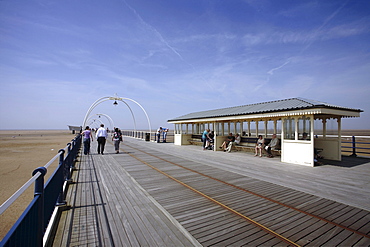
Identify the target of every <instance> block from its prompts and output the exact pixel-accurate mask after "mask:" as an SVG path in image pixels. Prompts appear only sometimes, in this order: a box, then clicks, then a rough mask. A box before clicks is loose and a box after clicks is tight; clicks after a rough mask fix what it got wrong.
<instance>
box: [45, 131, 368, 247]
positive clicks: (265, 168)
mask: <svg viewBox="0 0 370 247" xmlns="http://www.w3.org/2000/svg"><path fill="white" fill-rule="evenodd" d="M95 145H96V142H94V143H93V146H92V154H91V155H81V157H80V158H79V162H78V163H77V164H76V167H77V170H76V171H75V172H74V173H73V181H74V183H72V184H71V185H70V187H69V190H68V194H67V197H66V200H67V203H68V204H69V205H70V206H69V207H68V209H67V210H65V211H63V213H62V214H61V216H60V220H59V225H58V228H57V231H56V233H55V239H54V241H53V243H52V246H242V245H246V246H318V245H326V246H336V245H339V246H369V245H370V235H369V234H370V212H369V211H370V183H369V181H370V179H369V175H370V160H369V159H361V158H345V159H344V160H343V161H342V162H329V163H327V164H326V165H324V166H319V167H314V168H312V167H304V166H299V165H292V164H284V163H281V162H280V159H279V158H273V159H268V158H259V157H254V156H252V155H251V154H249V153H244V152H232V153H224V152H212V151H203V150H201V148H199V147H197V146H181V147H179V146H174V145H173V144H172V143H153V142H145V141H142V140H137V139H133V138H127V137H125V139H124V143H123V144H121V152H120V153H119V154H115V153H114V148H113V146H112V144H111V143H109V142H108V143H107V145H106V151H105V154H104V155H98V154H97V153H96V147H95ZM261 226H262V227H261Z"/></svg>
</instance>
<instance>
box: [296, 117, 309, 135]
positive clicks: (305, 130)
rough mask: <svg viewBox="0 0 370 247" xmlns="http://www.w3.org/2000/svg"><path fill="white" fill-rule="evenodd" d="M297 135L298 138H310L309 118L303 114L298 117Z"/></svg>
mask: <svg viewBox="0 0 370 247" xmlns="http://www.w3.org/2000/svg"><path fill="white" fill-rule="evenodd" d="M298 135H299V136H298V139H299V140H305V141H310V140H311V118H309V117H305V116H303V117H301V118H299V119H298Z"/></svg>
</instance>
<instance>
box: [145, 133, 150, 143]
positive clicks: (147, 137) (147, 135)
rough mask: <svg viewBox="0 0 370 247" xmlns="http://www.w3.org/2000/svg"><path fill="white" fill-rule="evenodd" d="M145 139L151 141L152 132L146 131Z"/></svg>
mask: <svg viewBox="0 0 370 247" xmlns="http://www.w3.org/2000/svg"><path fill="white" fill-rule="evenodd" d="M145 141H147V142H148V141H150V133H145Z"/></svg>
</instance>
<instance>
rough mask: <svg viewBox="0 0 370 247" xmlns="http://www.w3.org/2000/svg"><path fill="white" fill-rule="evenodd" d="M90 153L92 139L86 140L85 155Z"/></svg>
mask: <svg viewBox="0 0 370 247" xmlns="http://www.w3.org/2000/svg"><path fill="white" fill-rule="evenodd" d="M89 153H90V138H85V139H84V154H89Z"/></svg>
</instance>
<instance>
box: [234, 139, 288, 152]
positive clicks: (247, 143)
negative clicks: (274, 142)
mask: <svg viewBox="0 0 370 247" xmlns="http://www.w3.org/2000/svg"><path fill="white" fill-rule="evenodd" d="M257 140H258V138H257V137H241V141H240V144H238V145H234V149H235V150H237V151H246V152H248V151H249V152H255V148H256V143H257ZM270 141H271V138H265V145H268V144H269V143H270ZM265 152H266V151H265ZM271 153H272V154H273V155H279V156H280V155H281V149H280V148H276V149H272V150H271Z"/></svg>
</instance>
